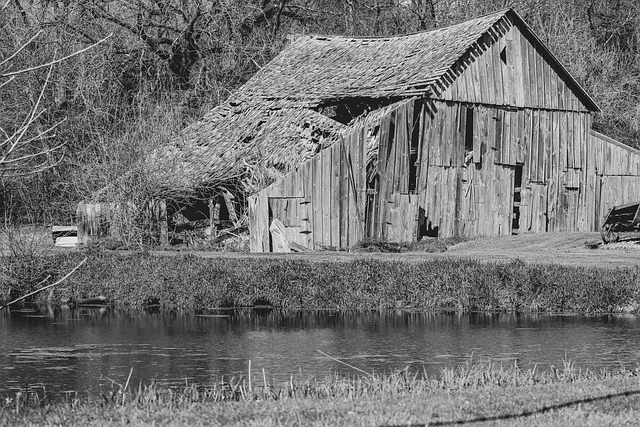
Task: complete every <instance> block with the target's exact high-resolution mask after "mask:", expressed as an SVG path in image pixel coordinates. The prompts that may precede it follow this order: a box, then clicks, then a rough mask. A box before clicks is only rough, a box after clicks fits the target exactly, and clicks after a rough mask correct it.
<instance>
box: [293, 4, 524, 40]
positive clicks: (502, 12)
mask: <svg viewBox="0 0 640 427" xmlns="http://www.w3.org/2000/svg"><path fill="white" fill-rule="evenodd" d="M511 10H513V8H512V7H509V8H505V9H499V10H497V11H495V12H490V13H485V14H484V15H480V16H476V17H474V18H470V19H464V20H462V21H458V22H456V23H455V24H449V25H446V26H444V27H436V28H431V29H429V30H423V31H414V32H412V33H403V34H394V35H389V36H347V35H341V34H296V33H294V34H290V35H288V37H292V38H293V40H294V41H295V40H298V39H301V38H311V39H333V40H335V39H344V40H384V39H399V38H403V37H410V36H415V35H418V34H427V33H432V32H434V31H440V30H446V29H447V28H451V27H455V26H456V25H460V24H464V23H466V22H469V21H475V20H478V19H482V18H486V17H488V16H491V15H500V17H502V16H504V15H506V14H507V13H508V12H509V11H511Z"/></svg>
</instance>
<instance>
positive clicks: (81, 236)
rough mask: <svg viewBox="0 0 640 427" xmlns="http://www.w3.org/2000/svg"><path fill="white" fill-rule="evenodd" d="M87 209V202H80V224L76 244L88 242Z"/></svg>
mask: <svg viewBox="0 0 640 427" xmlns="http://www.w3.org/2000/svg"><path fill="white" fill-rule="evenodd" d="M86 209H87V207H86V204H85V202H80V203H78V208H77V209H76V222H77V225H78V241H77V243H76V244H77V245H78V246H79V245H86V244H87V232H86V230H85V227H86V226H87V222H86Z"/></svg>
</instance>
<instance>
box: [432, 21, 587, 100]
mask: <svg viewBox="0 0 640 427" xmlns="http://www.w3.org/2000/svg"><path fill="white" fill-rule="evenodd" d="M501 24H502V25H498V26H496V27H495V28H494V29H490V30H489V31H488V32H487V33H486V34H485V35H484V36H483V37H482V38H481V39H480V40H479V41H478V42H477V43H476V44H475V45H474V46H473V47H472V48H471V49H470V51H469V53H468V55H467V56H465V57H464V58H463V59H462V60H461V61H459V63H458V64H457V65H456V67H454V69H455V70H456V71H454V72H453V74H454V76H453V79H452V80H453V82H452V83H451V85H450V86H449V87H447V88H446V89H445V90H444V91H442V92H441V93H440V94H438V95H436V98H439V99H442V100H448V101H461V102H473V103H483V104H488V105H498V106H509V107H526V108H544V109H555V110H572V111H581V112H586V111H588V109H587V107H586V106H585V105H583V103H582V102H581V101H580V100H579V98H578V97H577V96H576V94H575V93H574V92H573V91H572V90H571V88H570V87H569V86H568V85H567V82H565V81H564V80H563V79H562V78H561V77H560V76H559V75H558V74H557V73H556V72H555V71H554V70H553V68H552V66H551V65H550V63H549V61H547V60H546V59H545V58H544V56H543V54H542V53H541V52H542V50H541V49H540V48H539V47H537V42H536V41H535V40H530V39H528V38H527V37H526V36H525V35H524V34H523V33H522V32H521V31H520V30H519V29H518V28H517V27H516V26H515V25H513V24H512V23H511V22H510V21H509V18H508V17H505V18H503V20H502V23H501ZM505 61H506V63H505Z"/></svg>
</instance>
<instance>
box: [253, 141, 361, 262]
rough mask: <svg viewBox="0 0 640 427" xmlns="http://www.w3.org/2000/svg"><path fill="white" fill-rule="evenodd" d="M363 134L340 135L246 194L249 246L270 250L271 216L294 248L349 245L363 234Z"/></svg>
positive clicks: (317, 248)
mask: <svg viewBox="0 0 640 427" xmlns="http://www.w3.org/2000/svg"><path fill="white" fill-rule="evenodd" d="M366 142H367V136H366V135H365V134H364V131H363V130H362V129H358V130H356V131H355V132H353V133H350V134H347V135H345V136H344V138H343V140H341V142H340V143H335V144H333V145H332V146H331V147H328V148H326V149H324V150H322V151H321V152H320V153H318V154H317V155H316V156H315V157H313V158H312V159H310V160H309V161H307V162H305V163H304V164H302V165H301V166H299V167H298V168H297V169H295V170H294V171H292V172H290V173H288V174H286V175H285V176H284V177H283V178H282V179H280V180H278V181H277V182H275V183H273V184H272V185H270V186H269V187H267V188H265V189H264V190H262V191H260V192H259V193H258V194H257V195H254V196H251V197H250V198H249V229H250V234H251V238H250V248H251V251H252V252H272V251H274V247H273V242H272V233H273V232H274V230H273V229H270V228H271V227H273V223H274V219H277V220H278V221H279V223H280V224H282V226H283V227H284V229H283V230H281V232H282V233H283V234H284V236H285V238H286V239H287V240H288V241H289V242H290V243H292V245H291V248H292V249H293V250H304V249H308V250H319V249H322V248H348V247H350V246H353V245H354V244H355V243H356V242H357V241H359V240H360V239H362V237H363V229H364V225H363V215H364V198H365V197H366V196H365V171H366V167H365V161H366V151H367V148H366Z"/></svg>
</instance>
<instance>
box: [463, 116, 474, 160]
mask: <svg viewBox="0 0 640 427" xmlns="http://www.w3.org/2000/svg"><path fill="white" fill-rule="evenodd" d="M464 151H465V154H467V153H469V152H473V108H467V120H466V123H465V128H464Z"/></svg>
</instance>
